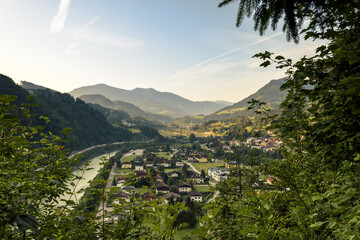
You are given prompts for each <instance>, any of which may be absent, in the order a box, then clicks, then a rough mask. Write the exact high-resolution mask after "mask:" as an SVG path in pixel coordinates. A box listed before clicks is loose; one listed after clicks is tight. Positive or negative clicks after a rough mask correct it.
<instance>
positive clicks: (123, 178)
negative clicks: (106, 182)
mask: <svg viewBox="0 0 360 240" xmlns="http://www.w3.org/2000/svg"><path fill="white" fill-rule="evenodd" d="M128 180H129V178H127V177H119V178H118V179H117V181H128Z"/></svg>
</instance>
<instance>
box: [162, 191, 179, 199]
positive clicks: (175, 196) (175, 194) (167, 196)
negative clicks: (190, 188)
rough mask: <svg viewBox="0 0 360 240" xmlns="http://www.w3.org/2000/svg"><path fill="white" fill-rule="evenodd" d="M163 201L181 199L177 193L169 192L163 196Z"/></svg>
mask: <svg viewBox="0 0 360 240" xmlns="http://www.w3.org/2000/svg"><path fill="white" fill-rule="evenodd" d="M164 198H165V199H169V198H181V196H180V195H179V194H177V193H174V192H169V193H167V194H165V195H164Z"/></svg>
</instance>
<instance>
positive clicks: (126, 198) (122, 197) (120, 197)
mask: <svg viewBox="0 0 360 240" xmlns="http://www.w3.org/2000/svg"><path fill="white" fill-rule="evenodd" d="M132 196H133V195H132V194H131V193H128V192H124V191H120V192H117V193H114V194H113V196H112V197H113V198H116V200H114V204H120V203H121V202H130V200H131V197H132Z"/></svg>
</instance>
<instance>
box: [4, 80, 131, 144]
mask: <svg viewBox="0 0 360 240" xmlns="http://www.w3.org/2000/svg"><path fill="white" fill-rule="evenodd" d="M0 94H8V95H15V96H17V97H18V100H17V101H16V102H15V103H16V104H17V105H19V104H20V103H22V102H24V101H25V99H26V97H27V96H28V95H29V93H28V92H27V91H26V90H24V89H23V88H21V87H20V86H18V85H16V84H15V83H14V82H13V80H12V79H10V78H9V77H7V76H4V75H1V74H0ZM34 95H36V100H35V101H36V102H35V103H37V104H38V107H36V108H32V111H33V113H34V114H35V116H34V117H33V119H32V124H33V125H39V124H44V121H43V120H41V119H39V117H40V116H45V117H48V118H49V119H50V122H49V123H47V124H46V125H45V129H44V130H45V131H46V132H48V131H50V132H52V133H54V134H55V135H58V136H62V134H61V131H62V130H63V129H64V128H71V129H72V132H71V133H70V134H69V136H68V137H69V138H70V139H71V141H70V142H69V143H67V146H66V147H67V148H69V149H70V150H79V149H82V148H85V147H89V146H91V145H97V144H103V143H110V142H116V141H124V140H128V139H130V138H131V133H130V132H129V131H128V130H126V129H124V128H115V127H113V126H111V125H110V124H109V123H107V121H106V119H105V117H104V116H103V115H102V114H101V113H100V112H99V111H97V110H95V109H94V108H91V107H90V106H88V105H87V104H86V103H85V102H83V101H82V100H80V99H76V100H75V99H74V98H73V97H71V96H70V95H69V94H62V93H59V92H56V91H52V90H49V89H44V90H39V89H38V90H34Z"/></svg>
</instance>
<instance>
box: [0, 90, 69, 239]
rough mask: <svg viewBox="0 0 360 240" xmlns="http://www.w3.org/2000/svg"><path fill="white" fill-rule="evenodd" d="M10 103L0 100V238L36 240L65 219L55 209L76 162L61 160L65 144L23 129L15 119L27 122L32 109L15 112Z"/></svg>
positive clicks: (40, 131)
mask: <svg viewBox="0 0 360 240" xmlns="http://www.w3.org/2000/svg"><path fill="white" fill-rule="evenodd" d="M15 98H16V97H14V96H8V95H0V192H1V194H0V206H1V207H0V216H1V218H0V235H1V236H2V237H4V238H12V239H20V238H22V239H25V238H26V236H30V238H37V239H41V238H44V237H45V236H47V235H48V236H52V235H53V234H54V231H52V225H53V224H54V219H55V220H56V219H60V218H62V217H65V214H64V212H62V211H58V210H57V209H56V205H57V201H58V199H59V197H60V196H61V195H62V194H63V193H64V192H65V191H67V190H68V188H67V182H69V181H70V180H72V179H73V175H72V169H73V166H74V163H75V162H76V158H74V159H68V158H67V157H66V152H64V151H63V147H64V143H65V141H64V139H60V138H59V137H57V136H55V135H52V134H46V133H45V132H44V130H43V128H42V127H40V126H39V127H31V126H23V125H22V124H21V123H20V120H19V117H18V114H19V113H21V116H22V118H23V119H28V120H29V121H30V120H31V118H32V117H33V116H32V115H31V114H30V111H29V107H31V104H23V105H22V106H21V107H20V108H17V107H16V106H13V105H10V101H13V100H15ZM14 113H15V115H14Z"/></svg>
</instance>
